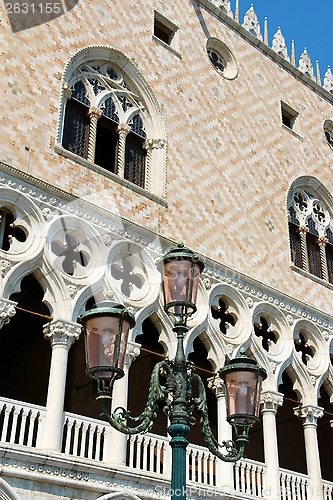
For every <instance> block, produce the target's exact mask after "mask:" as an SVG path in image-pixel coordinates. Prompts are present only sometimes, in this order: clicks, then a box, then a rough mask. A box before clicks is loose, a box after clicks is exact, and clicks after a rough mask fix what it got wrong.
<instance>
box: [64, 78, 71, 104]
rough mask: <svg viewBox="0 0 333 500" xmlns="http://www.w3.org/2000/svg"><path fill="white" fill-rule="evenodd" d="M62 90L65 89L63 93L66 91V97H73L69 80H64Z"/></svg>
mask: <svg viewBox="0 0 333 500" xmlns="http://www.w3.org/2000/svg"><path fill="white" fill-rule="evenodd" d="M62 90H63V93H64V97H65V98H66V99H67V100H68V99H70V98H71V97H72V91H71V89H70V87H69V85H68V83H67V82H64V83H63V84H62Z"/></svg>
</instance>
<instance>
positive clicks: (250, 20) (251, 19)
mask: <svg viewBox="0 0 333 500" xmlns="http://www.w3.org/2000/svg"><path fill="white" fill-rule="evenodd" d="M242 26H243V28H245V29H246V30H248V31H250V32H251V33H252V34H253V35H254V36H256V37H257V38H259V40H261V41H262V34H261V33H260V24H259V21H258V18H257V15H256V13H255V12H254V9H253V4H252V5H251V7H250V9H249V10H248V11H247V12H246V14H245V16H244V22H243V24H242Z"/></svg>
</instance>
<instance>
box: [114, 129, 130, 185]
mask: <svg viewBox="0 0 333 500" xmlns="http://www.w3.org/2000/svg"><path fill="white" fill-rule="evenodd" d="M130 131H131V127H130V126H129V125H119V126H118V128H117V132H118V134H119V143H118V159H117V174H118V175H119V177H122V178H124V174H125V152H126V137H127V135H128V134H129V133H130Z"/></svg>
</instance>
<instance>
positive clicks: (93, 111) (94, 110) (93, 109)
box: [88, 106, 103, 119]
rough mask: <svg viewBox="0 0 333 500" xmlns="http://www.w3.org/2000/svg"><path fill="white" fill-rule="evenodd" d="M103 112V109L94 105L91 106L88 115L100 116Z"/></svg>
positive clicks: (92, 116) (91, 116)
mask: <svg viewBox="0 0 333 500" xmlns="http://www.w3.org/2000/svg"><path fill="white" fill-rule="evenodd" d="M102 114H103V111H102V110H101V109H100V108H96V107H95V106H92V107H91V108H89V111H88V116H89V118H97V119H98V118H100V117H101V116H102Z"/></svg>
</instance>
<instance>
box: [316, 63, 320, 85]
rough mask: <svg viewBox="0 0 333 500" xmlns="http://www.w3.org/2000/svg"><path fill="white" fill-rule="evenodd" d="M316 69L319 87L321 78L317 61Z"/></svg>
mask: <svg viewBox="0 0 333 500" xmlns="http://www.w3.org/2000/svg"><path fill="white" fill-rule="evenodd" d="M316 68H317V83H318V85H321V76H320V70H319V61H316Z"/></svg>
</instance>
